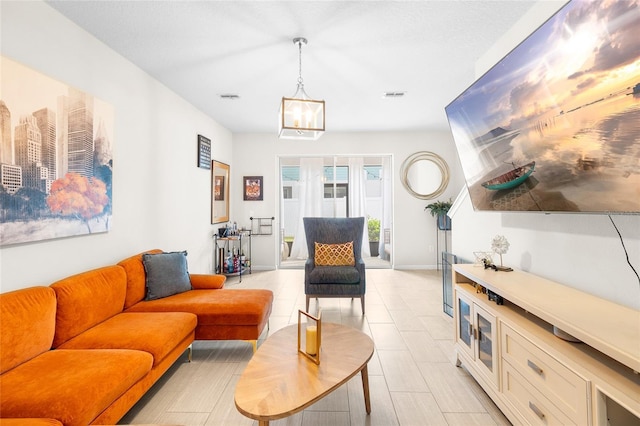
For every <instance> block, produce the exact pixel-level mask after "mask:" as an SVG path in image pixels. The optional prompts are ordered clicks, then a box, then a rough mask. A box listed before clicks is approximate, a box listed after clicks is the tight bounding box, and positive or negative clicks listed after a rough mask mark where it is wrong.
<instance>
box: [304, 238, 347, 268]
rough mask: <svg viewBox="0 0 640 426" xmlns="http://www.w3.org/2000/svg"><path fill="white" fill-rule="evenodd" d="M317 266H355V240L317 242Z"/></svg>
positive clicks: (315, 259) (315, 258)
mask: <svg viewBox="0 0 640 426" xmlns="http://www.w3.org/2000/svg"><path fill="white" fill-rule="evenodd" d="M314 244H315V250H316V255H315V257H314V261H315V263H316V266H355V264H356V259H355V256H354V255H353V241H349V242H348V243H342V244H322V243H318V242H315V243H314Z"/></svg>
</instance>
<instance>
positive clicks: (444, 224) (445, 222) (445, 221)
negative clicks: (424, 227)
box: [438, 214, 451, 231]
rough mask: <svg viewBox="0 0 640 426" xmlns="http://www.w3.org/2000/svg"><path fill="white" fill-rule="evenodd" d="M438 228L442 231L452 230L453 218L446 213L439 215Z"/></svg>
mask: <svg viewBox="0 0 640 426" xmlns="http://www.w3.org/2000/svg"><path fill="white" fill-rule="evenodd" d="M438 229H439V230H441V231H450V230H451V218H450V217H449V216H447V215H446V214H439V215H438Z"/></svg>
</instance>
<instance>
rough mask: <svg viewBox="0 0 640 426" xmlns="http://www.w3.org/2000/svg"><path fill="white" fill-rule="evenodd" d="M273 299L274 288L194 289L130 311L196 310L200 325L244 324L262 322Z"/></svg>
mask: <svg viewBox="0 0 640 426" xmlns="http://www.w3.org/2000/svg"><path fill="white" fill-rule="evenodd" d="M272 303H273V293H272V292H271V290H260V289H238V290H234V289H220V290H213V291H208V290H191V291H187V292H184V293H180V294H174V295H173V296H171V297H165V298H164V299H157V300H145V301H142V302H139V303H137V304H135V305H134V306H132V307H131V308H129V309H128V310H127V311H126V312H192V313H194V314H196V315H197V316H198V326H201V325H223V326H241V325H257V324H261V323H262V322H263V320H264V318H265V316H268V315H269V314H270V313H271V305H272Z"/></svg>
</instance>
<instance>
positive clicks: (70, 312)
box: [50, 265, 127, 348]
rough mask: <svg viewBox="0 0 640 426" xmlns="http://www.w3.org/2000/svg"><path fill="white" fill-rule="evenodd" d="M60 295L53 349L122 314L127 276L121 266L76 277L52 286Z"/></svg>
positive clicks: (109, 267)
mask: <svg viewBox="0 0 640 426" xmlns="http://www.w3.org/2000/svg"><path fill="white" fill-rule="evenodd" d="M50 287H51V288H52V289H53V290H54V291H55V292H56V297H57V299H58V306H57V312H56V334H55V337H54V339H53V347H54V348H57V347H58V346H60V345H61V344H63V343H64V342H66V341H67V340H69V339H71V338H73V337H75V336H77V335H78V334H80V333H82V332H83V331H85V330H88V329H89V328H91V327H93V326H94V325H96V324H99V323H101V322H102V321H104V320H106V319H108V318H111V317H112V316H114V315H116V314H119V313H120V312H122V309H123V307H124V297H125V293H126V291H127V276H126V274H125V271H124V269H123V268H121V267H120V266H115V265H113V266H107V267H104V268H99V269H94V270H91V271H87V272H83V273H81V274H77V275H73V276H70V277H67V278H65V279H62V280H60V281H57V282H55V283H53V284H51V285H50Z"/></svg>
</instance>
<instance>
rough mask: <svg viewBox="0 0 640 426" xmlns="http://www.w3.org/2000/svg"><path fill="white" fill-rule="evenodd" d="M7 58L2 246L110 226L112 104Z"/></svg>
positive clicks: (2, 101) (0, 183)
mask: <svg viewBox="0 0 640 426" xmlns="http://www.w3.org/2000/svg"><path fill="white" fill-rule="evenodd" d="M0 63H1V67H0V68H1V69H2V72H1V73H0V74H1V75H2V77H1V81H0V83H1V84H0V85H1V87H2V95H1V97H0V123H1V124H2V125H1V126H0V194H1V195H2V201H1V202H0V204H1V205H2V209H1V210H2V212H1V214H0V246H5V245H11V244H21V243H28V242H36V241H42V240H49V239H54V238H63V237H71V236H79V235H86V234H97V233H104V232H109V230H110V229H111V222H112V221H111V218H112V203H111V201H112V199H113V188H112V182H113V156H112V147H113V145H114V142H115V141H114V128H115V112H114V107H113V105H111V104H109V103H106V102H104V101H102V100H100V99H98V98H97V97H95V96H93V95H92V94H90V93H88V92H84V91H82V90H79V89H76V88H74V87H72V86H70V85H68V84H67V83H63V82H60V81H58V80H55V79H53V78H51V77H48V76H46V75H44V74H41V73H40V72H38V71H36V70H33V69H31V68H29V67H27V66H24V65H22V64H20V63H18V62H15V61H13V60H11V59H9V58H7V57H5V56H0Z"/></svg>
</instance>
